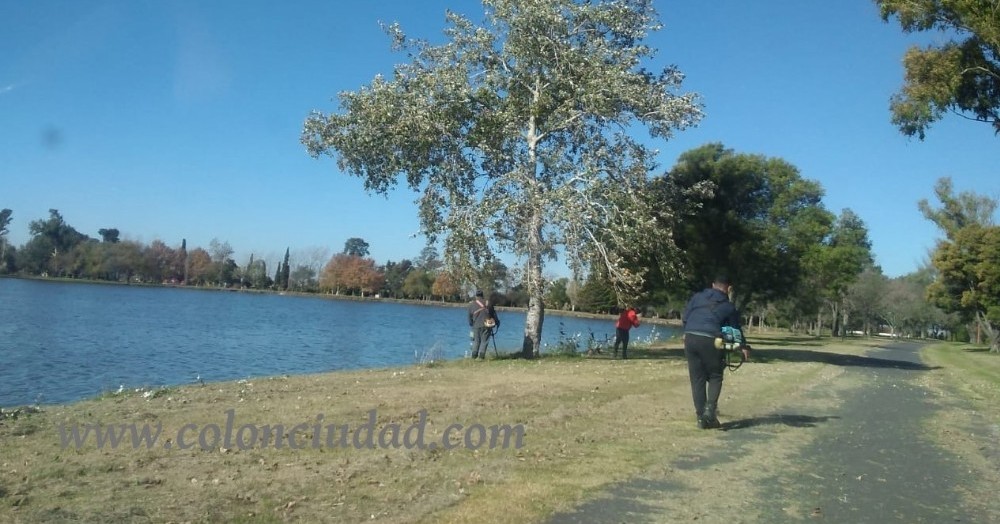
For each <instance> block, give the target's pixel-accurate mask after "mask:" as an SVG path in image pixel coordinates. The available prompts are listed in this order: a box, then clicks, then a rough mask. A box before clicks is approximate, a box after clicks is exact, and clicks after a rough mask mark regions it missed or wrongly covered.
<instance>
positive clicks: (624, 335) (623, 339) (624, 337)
mask: <svg viewBox="0 0 1000 524" xmlns="http://www.w3.org/2000/svg"><path fill="white" fill-rule="evenodd" d="M619 343H621V345H622V358H628V329H625V328H615V356H616V357H617V356H618V344H619Z"/></svg>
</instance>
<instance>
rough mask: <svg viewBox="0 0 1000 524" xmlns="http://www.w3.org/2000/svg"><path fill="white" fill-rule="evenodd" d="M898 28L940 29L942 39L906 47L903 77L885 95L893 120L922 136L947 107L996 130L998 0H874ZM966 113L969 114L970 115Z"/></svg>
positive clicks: (999, 101)
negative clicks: (888, 95)
mask: <svg viewBox="0 0 1000 524" xmlns="http://www.w3.org/2000/svg"><path fill="white" fill-rule="evenodd" d="M875 3H877V4H878V5H879V8H880V10H881V14H882V19H883V20H885V21H889V19H890V18H892V17H896V18H897V19H898V20H899V24H900V26H902V28H903V31H905V32H907V33H911V32H921V31H940V32H941V34H944V35H946V36H947V38H946V39H945V41H943V43H938V44H932V45H929V46H927V47H924V48H920V47H916V46H915V47H911V48H910V49H909V50H908V51H907V52H906V56H905V57H904V58H903V66H904V67H905V69H906V77H905V83H904V84H903V87H902V89H901V90H900V91H899V93H897V94H895V95H894V96H893V97H892V99H891V101H890V106H889V107H890V110H891V111H892V122H893V124H895V125H896V126H898V127H899V130H900V131H901V132H902V133H903V134H905V135H907V136H914V135H916V136H918V137H919V138H920V139H921V140H923V138H924V134H925V132H926V131H927V129H928V128H929V127H930V126H931V124H933V123H934V122H936V121H937V120H940V119H941V117H942V116H943V115H944V114H945V113H946V112H949V111H950V112H954V113H957V114H959V115H962V116H964V117H965V118H970V119H972V120H977V121H980V122H985V123H987V124H989V125H991V126H992V127H993V129H994V131H995V132H996V133H1000V23H998V20H1000V15H998V12H1000V11H998V9H1000V4H998V2H997V1H996V0H876V2H875ZM970 115H971V116H970Z"/></svg>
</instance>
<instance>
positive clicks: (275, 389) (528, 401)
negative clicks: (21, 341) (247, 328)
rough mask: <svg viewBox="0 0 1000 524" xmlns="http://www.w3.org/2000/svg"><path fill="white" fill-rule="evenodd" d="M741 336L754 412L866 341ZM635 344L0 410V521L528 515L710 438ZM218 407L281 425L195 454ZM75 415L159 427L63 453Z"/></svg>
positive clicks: (682, 368)
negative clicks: (624, 350)
mask: <svg viewBox="0 0 1000 524" xmlns="http://www.w3.org/2000/svg"><path fill="white" fill-rule="evenodd" d="M752 341H753V342H754V345H755V348H757V349H758V351H757V352H756V359H755V360H756V362H754V363H750V364H747V365H745V366H744V367H743V368H742V369H740V370H739V371H738V372H736V373H733V374H728V375H727V377H726V383H725V387H724V391H723V399H722V402H721V410H722V413H721V415H722V418H723V420H724V421H725V420H726V418H727V417H729V418H730V419H732V418H734V417H736V416H739V417H752V416H756V415H765V414H767V413H769V412H770V410H772V409H773V408H774V407H775V406H778V405H781V404H783V403H785V402H787V399H788V398H790V397H792V396H793V395H795V394H796V393H797V392H798V391H800V390H802V389H805V388H811V387H815V386H816V385H817V384H820V383H822V382H823V381H824V380H826V379H827V378H829V376H830V375H831V374H836V373H837V372H838V369H837V367H836V366H829V365H828V364H829V363H830V361H831V359H835V358H837V355H843V354H858V353H860V352H862V351H864V349H865V345H866V342H863V341H856V342H847V343H842V342H839V341H837V342H836V343H835V345H826V343H825V342H824V341H815V340H812V339H806V338H791V339H789V338H771V339H768V338H761V337H753V338H752ZM632 353H633V356H634V358H631V359H630V360H628V361H621V360H610V359H607V358H602V357H598V358H587V359H584V358H566V359H559V358H549V359H542V360H537V361H522V360H490V361H487V362H482V363H477V362H467V361H458V362H447V363H443V364H437V365H434V366H413V367H406V368H395V369H385V370H368V371H351V372H338V373H330V374H322V375H308V376H296V377H274V378H265V379H256V380H249V381H238V382H228V383H219V384H206V385H204V386H202V385H197V384H196V385H191V386H185V387H180V388H173V389H168V390H157V391H138V392H137V391H124V392H122V393H119V394H112V395H106V396H104V397H102V398H99V399H94V400H88V401H83V402H79V403H75V404H71V405H65V406H51V407H48V408H46V410H45V411H44V412H43V413H36V414H28V413H25V414H21V415H20V416H17V417H9V418H6V419H5V420H2V421H0V521H3V522H36V521H53V520H56V521H58V520H83V521H124V520H127V521H134V522H144V521H149V522H164V521H174V522H178V521H180V522H183V521H194V522H217V521H235V522H281V521H286V520H303V521H341V522H360V521H371V520H373V519H374V520H379V521H385V522H482V521H491V522H532V521H538V520H539V519H542V518H544V517H545V516H546V515H549V514H551V513H553V512H555V511H559V510H565V509H568V508H570V507H572V506H574V505H575V504H576V503H577V502H578V501H580V500H581V499H583V498H585V497H587V496H588V495H591V494H593V493H595V492H596V491H597V490H599V489H600V488H601V487H603V486H606V485H607V484H608V483H612V482H615V481H619V480H622V479H626V478H629V477H631V476H633V475H636V474H638V473H640V472H642V471H645V470H647V469H649V468H650V467H653V466H654V465H657V464H664V463H666V462H668V461H670V460H673V459H676V458H677V457H679V456H682V455H683V454H685V453H688V452H690V451H691V450H692V449H694V448H695V447H696V446H697V445H699V443H703V442H704V439H706V438H715V437H713V436H712V435H711V434H710V433H707V432H702V431H698V430H697V429H695V425H694V417H693V413H692V411H693V408H692V407H691V400H690V387H689V385H688V381H687V369H686V365H685V362H684V360H683V354H682V351H681V349H680V347H679V345H678V343H677V342H674V343H671V344H667V345H662V346H657V347H653V348H649V349H637V350H634V351H633V352H632ZM423 410H426V424H425V425H424V428H425V430H426V431H425V435H424V440H423V442H424V443H425V446H424V448H423V449H418V448H413V449H407V448H406V447H403V446H400V447H392V446H391V445H390V446H381V445H379V444H378V439H379V436H380V433H381V434H382V435H381V436H383V438H384V440H385V442H386V443H387V444H391V441H392V440H393V431H394V430H393V429H392V428H393V427H397V428H399V431H398V432H397V433H396V434H395V435H396V438H397V440H398V441H400V442H402V438H403V437H404V435H403V434H402V433H403V432H404V431H405V430H407V429H408V428H411V427H414V424H417V423H419V422H420V421H421V417H422V411H423ZM228 413H232V418H233V424H232V427H234V428H240V427H242V426H243V425H248V424H249V425H253V426H254V427H256V428H262V427H263V426H265V425H269V426H271V428H272V429H275V428H276V426H277V425H279V424H280V425H282V426H284V429H285V430H286V434H285V438H284V440H282V443H283V444H282V447H281V449H277V446H276V445H275V443H274V441H273V440H272V441H271V442H270V443H269V445H267V446H263V447H262V446H261V445H260V439H259V438H258V440H257V441H256V444H254V443H253V442H250V440H249V433H250V432H249V430H247V431H246V432H244V437H246V438H245V439H244V443H250V444H254V445H253V449H240V446H239V445H237V444H238V443H230V445H229V446H228V447H227V445H226V444H225V443H224V442H214V440H215V439H214V438H213V434H212V433H211V432H207V433H206V434H205V439H204V440H205V444H210V445H208V446H206V449H202V447H201V443H200V442H198V435H199V431H201V430H202V429H204V428H208V427H210V426H213V425H214V426H218V427H220V428H224V427H225V425H226V422H227V417H228V416H229V415H228ZM320 414H322V416H323V418H322V420H321V421H320V422H321V424H320V427H319V428H316V425H317V421H318V416H319V415H320ZM372 415H374V416H375V417H376V421H375V423H374V427H375V431H374V435H373V440H374V442H375V444H376V445H375V446H374V447H375V449H368V448H366V447H364V444H365V442H364V441H365V440H366V439H365V438H361V439H360V442H361V443H362V444H363V445H362V447H361V449H358V448H357V447H355V442H354V441H353V437H354V436H356V435H357V434H358V433H356V434H352V435H349V437H348V439H347V441H346V442H347V444H348V445H347V446H346V447H329V446H328V445H327V444H328V442H327V441H326V438H325V437H326V435H325V433H328V432H327V431H326V426H328V425H334V426H342V425H348V426H349V428H351V430H358V429H361V428H363V427H364V426H365V425H366V424H367V423H368V422H369V416H372ZM88 424H89V425H93V424H102V425H103V426H104V427H108V426H116V427H117V426H121V425H123V424H126V425H127V424H137V427H141V426H142V425H144V424H145V425H149V426H150V427H151V428H155V427H161V428H162V430H161V433H160V439H159V440H158V441H157V442H156V444H155V445H153V446H152V447H151V448H148V449H147V448H146V447H145V446H144V445H143V446H140V447H139V448H138V449H133V446H132V445H131V443H130V442H126V443H125V444H124V445H121V446H120V447H119V448H118V449H110V446H109V445H107V444H106V445H105V447H104V448H103V449H98V447H97V445H96V443H95V440H94V438H93V435H91V438H90V439H89V440H87V441H86V443H85V444H84V445H83V446H82V447H81V448H79V449H75V446H73V445H71V446H69V447H66V448H63V446H62V445H61V440H60V431H59V428H60V427H63V428H64V429H66V428H69V427H72V426H73V425H76V427H78V428H81V429H82V428H84V427H85V426H86V425H88ZM453 424H460V425H461V426H462V429H461V430H459V431H455V430H452V431H451V433H450V436H451V439H450V440H449V441H448V442H447V443H448V444H452V445H456V446H457V447H455V448H454V449H444V448H445V444H446V442H445V440H443V436H444V433H445V431H446V429H447V428H448V427H449V426H451V425H453ZM186 425H188V429H186V430H185V432H186V433H184V435H185V436H186V437H187V438H186V443H187V444H193V447H191V448H190V449H184V450H182V449H178V446H179V445H180V444H181V442H178V441H177V439H176V436H177V434H178V432H179V431H181V430H182V429H184V428H185V426H186ZM190 425H193V426H190ZM296 425H300V426H299V427H298V428H297V430H293V428H294V426H296ZM492 426H499V427H504V426H508V427H510V428H518V427H520V428H523V430H524V433H523V441H522V444H523V446H521V447H520V448H517V447H516V446H515V445H514V444H515V442H514V441H513V440H512V441H511V443H510V444H511V445H510V446H509V447H508V448H506V449H503V448H502V447H496V448H493V449H491V448H490V447H489V445H487V444H484V443H480V442H479V440H480V438H479V437H480V435H487V437H488V436H489V434H490V431H491V430H490V428H491V427H492ZM480 428H481V429H482V431H480ZM316 429H319V430H320V431H319V433H318V434H319V435H321V437H322V438H319V439H317V440H316V441H317V443H318V444H319V449H317V448H315V447H313V436H314V435H316V434H317V432H316ZM288 433H291V434H292V436H291V438H289V437H288ZM361 433H364V432H363V431H362V432H361ZM262 434H263V431H262V430H261V431H260V433H259V434H258V437H261V436H262ZM334 434H335V435H337V431H336V430H335V431H334ZM466 437H468V438H469V439H470V442H466V441H465V438H466ZM168 439H170V440H169V442H170V447H169V449H168V447H167V445H166V443H167V441H168ZM333 441H334V442H333V443H334V444H340V443H341V442H340V440H339V435H338V436H335V437H334V438H333ZM411 442H412V440H411ZM431 443H434V444H437V446H436V447H434V449H431V448H432V446H431V445H430V444H431ZM469 443H471V444H473V445H471V446H466V444H469ZM294 444H304V446H305V447H304V449H291V447H290V446H292V445H294ZM470 447H471V448H477V449H468V448H470Z"/></svg>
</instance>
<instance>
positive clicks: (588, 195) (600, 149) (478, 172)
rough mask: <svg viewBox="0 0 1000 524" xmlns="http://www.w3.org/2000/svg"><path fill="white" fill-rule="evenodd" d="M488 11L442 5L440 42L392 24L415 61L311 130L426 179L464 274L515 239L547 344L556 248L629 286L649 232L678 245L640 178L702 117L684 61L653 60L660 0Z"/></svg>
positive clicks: (438, 227) (492, 5) (574, 1)
mask: <svg viewBox="0 0 1000 524" xmlns="http://www.w3.org/2000/svg"><path fill="white" fill-rule="evenodd" d="M483 6H484V8H485V14H484V20H483V22H482V23H481V24H480V25H477V24H475V23H473V22H472V21H470V20H469V19H467V18H466V17H464V16H462V15H459V14H457V13H453V12H449V13H447V15H446V18H447V22H448V24H447V28H446V30H445V37H446V39H445V40H446V41H445V43H443V44H441V45H431V44H430V43H429V42H427V41H424V40H414V39H410V38H408V37H407V36H406V35H405V34H404V32H403V30H402V29H401V28H400V27H399V26H398V25H395V24H393V25H389V26H387V27H386V28H385V29H386V32H387V33H388V35H389V36H390V37H391V39H392V44H393V48H394V50H397V51H406V52H407V53H408V55H407V58H408V62H406V63H403V64H400V65H397V66H396V68H395V70H394V71H393V73H392V75H391V77H390V78H385V77H383V76H381V75H380V76H376V77H375V78H374V79H373V80H372V82H371V83H370V84H369V85H367V86H364V87H362V88H360V89H359V90H357V91H353V92H343V93H340V111H339V112H335V113H326V114H324V113H321V112H315V113H313V114H312V115H310V116H309V117H308V118H307V120H306V122H305V125H304V129H303V132H302V142H303V144H304V145H305V146H306V148H307V149H308V151H309V153H310V154H311V155H313V156H319V155H324V154H327V155H331V156H335V157H336V158H337V163H338V166H339V167H340V169H341V170H342V171H343V172H345V173H347V174H349V175H354V176H358V177H360V178H362V179H364V182H365V188H366V189H367V190H368V191H369V192H374V193H379V194H385V193H387V192H388V191H389V190H391V189H392V188H394V187H395V186H396V184H397V183H398V182H399V180H401V179H402V180H404V181H405V183H406V184H407V185H408V186H409V187H410V188H412V189H413V190H415V191H417V192H419V193H420V195H421V196H420V197H419V199H418V201H419V206H420V210H419V215H420V222H421V226H422V231H423V232H424V234H425V235H427V236H428V239H429V240H430V241H432V242H433V241H435V240H436V239H438V238H439V237H440V238H442V239H443V246H444V257H445V260H446V262H447V263H448V264H449V266H450V270H451V271H452V272H453V273H454V274H456V275H458V276H460V277H461V278H463V279H467V281H471V275H474V274H475V273H476V269H478V268H481V267H482V266H484V265H485V264H487V263H489V262H490V261H492V260H493V259H494V258H495V253H498V252H509V253H513V254H515V255H516V256H518V257H519V259H520V260H521V261H523V262H524V264H525V268H524V275H525V281H526V286H527V290H528V294H529V296H530V299H529V305H528V313H527V320H526V322H525V327H524V342H523V344H522V356H524V357H527V358H530V357H533V356H535V355H537V353H538V350H539V347H540V341H541V333H542V322H543V319H544V304H543V301H542V298H543V293H544V291H545V285H544V282H543V277H542V275H543V269H544V263H545V261H546V260H548V259H550V258H552V257H554V256H555V254H556V253H558V252H559V251H558V250H559V249H562V251H563V253H565V255H566V256H567V258H568V261H569V263H570V266H571V267H575V268H579V267H582V266H599V267H600V268H601V270H602V272H603V273H605V274H607V275H608V276H609V278H610V279H611V281H612V282H613V283H614V285H615V286H616V289H617V290H618V291H619V292H626V291H628V290H630V289H637V288H638V287H639V286H640V285H641V284H642V278H643V275H642V274H641V272H635V271H629V270H628V269H627V268H626V267H625V264H624V263H623V261H624V259H626V258H628V256H629V253H630V252H631V251H633V250H635V249H636V247H637V246H639V245H649V244H650V243H653V242H659V243H662V244H663V246H664V250H665V251H669V250H670V249H671V247H672V244H671V242H670V240H669V235H665V236H659V235H660V234H661V233H663V230H662V229H660V228H657V227H654V226H655V221H654V219H653V218H652V212H651V209H649V206H648V204H647V203H646V201H645V199H643V198H641V197H640V195H639V193H640V192H641V190H642V188H643V187H645V186H646V184H647V175H648V173H649V172H650V170H651V169H652V168H653V167H654V166H653V162H652V156H653V152H652V151H650V150H649V149H648V148H647V146H646V145H645V143H644V142H640V141H639V140H638V139H637V138H635V136H634V135H635V133H636V131H638V130H640V129H645V130H646V131H648V133H649V135H651V136H652V137H655V138H661V139H667V138H669V137H670V136H671V135H672V133H673V132H674V131H675V130H678V129H683V128H685V127H687V126H690V125H693V124H695V123H696V122H697V121H698V120H699V119H700V118H701V116H702V113H701V108H700V105H699V102H698V99H697V96H696V95H694V94H690V93H688V94H683V93H679V92H678V90H679V88H680V84H681V80H682V78H683V75H682V74H681V73H680V71H678V70H677V69H676V68H674V67H672V66H668V67H663V68H662V69H660V70H659V71H658V72H654V71H651V70H649V69H647V68H649V67H652V66H654V65H655V60H654V58H655V50H654V49H652V48H650V47H649V46H647V45H646V44H644V43H643V41H644V39H645V38H646V36H647V35H648V33H649V32H650V31H654V30H658V29H659V28H660V24H659V22H658V21H657V16H656V13H655V11H654V9H653V3H652V0H617V1H600V0H595V1H587V2H584V1H579V0H549V1H545V2H538V1H531V0H484V1H483Z"/></svg>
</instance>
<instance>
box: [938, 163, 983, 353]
mask: <svg viewBox="0 0 1000 524" xmlns="http://www.w3.org/2000/svg"><path fill="white" fill-rule="evenodd" d="M934 191H935V193H936V194H937V197H938V200H940V202H941V206H940V207H939V208H937V209H935V208H933V207H931V205H930V204H929V203H928V202H927V201H925V200H924V201H921V202H920V210H921V212H923V214H924V216H925V217H927V219H928V220H931V221H932V222H934V223H935V224H937V226H938V227H939V228H941V230H942V232H944V233H945V239H944V240H941V241H940V242H938V245H937V247H936V248H935V250H934V253H933V257H932V260H931V262H932V264H933V265H934V268H935V269H936V270H937V278H936V279H935V280H934V282H933V283H932V284H931V285H930V286H929V287H928V289H927V294H928V298H929V299H930V300H931V301H932V302H933V303H934V304H935V305H937V306H938V307H940V308H941V309H943V310H944V311H947V312H953V313H959V314H961V315H962V316H963V317H965V318H966V319H967V320H968V319H972V320H975V321H976V323H977V324H978V326H979V328H980V329H981V330H983V331H985V332H986V335H987V337H988V338H989V341H990V348H991V350H992V351H1000V227H998V226H995V225H993V213H994V212H995V210H996V209H997V200H996V199H993V198H989V197H984V196H981V195H978V194H976V193H973V192H968V191H967V192H962V193H959V194H958V195H955V193H954V188H953V187H952V185H951V180H950V179H947V178H943V179H940V180H938V182H937V184H936V185H935V188H934Z"/></svg>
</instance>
